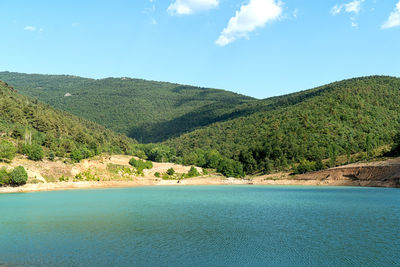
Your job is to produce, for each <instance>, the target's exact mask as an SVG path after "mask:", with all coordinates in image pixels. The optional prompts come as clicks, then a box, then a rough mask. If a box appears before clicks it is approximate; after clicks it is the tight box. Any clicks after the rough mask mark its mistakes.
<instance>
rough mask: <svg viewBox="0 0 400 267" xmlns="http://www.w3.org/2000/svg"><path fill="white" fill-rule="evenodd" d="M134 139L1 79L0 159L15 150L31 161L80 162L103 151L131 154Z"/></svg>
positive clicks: (14, 153)
mask: <svg viewBox="0 0 400 267" xmlns="http://www.w3.org/2000/svg"><path fill="white" fill-rule="evenodd" d="M134 143H135V141H134V140H132V139H130V138H128V137H126V136H124V135H119V134H115V133H113V132H112V131H110V130H107V129H105V128H104V127H102V126H99V125H97V124H95V123H93V122H89V121H86V120H84V119H81V118H78V117H75V116H73V115H70V114H68V113H66V112H63V111H58V110H55V109H53V108H51V107H50V106H48V105H46V104H42V103H39V102H38V101H36V100H31V99H29V98H27V97H24V96H22V95H20V94H18V93H16V92H15V90H14V89H13V88H12V87H10V86H8V85H7V84H5V83H3V82H0V160H1V161H10V160H12V159H13V158H14V157H15V155H16V153H20V154H23V155H26V156H27V157H28V158H29V159H31V160H42V159H43V158H45V157H47V158H48V159H54V157H70V158H71V160H72V161H74V162H78V161H80V160H81V159H83V158H88V157H91V156H94V155H97V154H99V153H101V152H109V153H129V151H130V148H131V146H132V145H133V144H134Z"/></svg>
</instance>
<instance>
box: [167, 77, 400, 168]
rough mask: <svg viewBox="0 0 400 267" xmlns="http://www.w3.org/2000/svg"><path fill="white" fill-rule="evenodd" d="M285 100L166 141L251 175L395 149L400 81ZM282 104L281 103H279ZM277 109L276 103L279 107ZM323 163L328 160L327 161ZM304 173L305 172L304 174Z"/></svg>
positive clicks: (338, 87) (373, 81) (371, 81)
mask: <svg viewBox="0 0 400 267" xmlns="http://www.w3.org/2000/svg"><path fill="white" fill-rule="evenodd" d="M284 100H285V96H284V97H281V99H280V100H279V101H281V102H282V103H285V104H282V105H275V108H274V109H271V110H267V111H262V112H255V113H254V114H251V115H248V116H243V117H239V118H236V119H233V120H229V121H225V122H221V123H214V124H212V125H210V126H207V127H204V128H202V129H198V130H195V131H193V132H191V133H188V134H184V135H182V136H181V137H179V138H175V139H171V140H168V141H166V142H165V145H168V146H171V147H173V148H175V149H176V151H177V155H189V154H191V155H192V156H191V157H193V158H196V155H194V154H195V150H196V149H198V148H200V149H202V150H209V149H216V150H217V151H219V152H220V153H221V154H222V155H223V156H225V157H228V158H232V159H234V160H236V161H239V162H241V163H242V164H243V167H244V171H245V172H246V173H257V172H270V171H272V170H281V169H289V168H290V167H292V166H293V165H296V166H297V164H299V163H300V167H301V168H304V169H305V170H306V171H307V170H316V169H321V168H324V167H327V166H326V165H328V166H335V165H336V158H337V157H338V156H340V155H346V156H347V157H348V158H349V161H350V160H351V159H350V157H351V155H352V154H354V153H358V152H362V153H364V154H362V155H364V157H371V156H373V155H371V153H372V151H373V149H374V148H377V147H379V146H384V145H391V144H393V142H394V137H395V136H396V134H397V133H398V132H399V126H400V124H399V122H400V79H399V78H393V77H383V76H372V77H365V78H355V79H350V80H345V81H341V82H336V83H332V84H329V85H326V86H322V87H318V88H315V89H312V90H309V91H304V92H301V93H298V94H294V95H289V96H288V97H287V100H288V101H284ZM279 101H278V102H279ZM275 104H276V103H275ZM323 159H329V161H328V162H326V161H324V163H322V160H323ZM299 172H304V171H303V170H300V171H299Z"/></svg>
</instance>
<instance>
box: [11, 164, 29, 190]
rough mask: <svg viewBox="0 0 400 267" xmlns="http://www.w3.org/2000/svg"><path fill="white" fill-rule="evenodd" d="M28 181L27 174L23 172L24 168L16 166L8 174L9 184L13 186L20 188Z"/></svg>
mask: <svg viewBox="0 0 400 267" xmlns="http://www.w3.org/2000/svg"><path fill="white" fill-rule="evenodd" d="M26 181H28V173H27V172H26V171H25V168H24V167H22V166H18V167H16V168H14V170H12V172H11V173H10V184H11V185H14V186H20V185H24V184H26Z"/></svg>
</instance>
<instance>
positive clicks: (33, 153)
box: [22, 144, 44, 161]
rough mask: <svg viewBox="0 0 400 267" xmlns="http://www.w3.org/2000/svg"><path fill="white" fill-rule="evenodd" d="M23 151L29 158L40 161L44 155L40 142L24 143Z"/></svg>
mask: <svg viewBox="0 0 400 267" xmlns="http://www.w3.org/2000/svg"><path fill="white" fill-rule="evenodd" d="M22 152H23V153H24V154H25V155H27V156H28V159H30V160H34V161H39V160H42V159H43V157H44V152H43V148H42V147H41V146H40V145H38V144H32V145H24V147H23V148H22Z"/></svg>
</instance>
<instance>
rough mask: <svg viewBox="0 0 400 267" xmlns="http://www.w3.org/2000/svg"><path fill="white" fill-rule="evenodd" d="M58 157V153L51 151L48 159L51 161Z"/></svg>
mask: <svg viewBox="0 0 400 267" xmlns="http://www.w3.org/2000/svg"><path fill="white" fill-rule="evenodd" d="M55 158H56V155H55V154H54V152H53V151H50V152H49V154H48V155H47V159H48V160H50V161H53V160H54V159H55Z"/></svg>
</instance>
